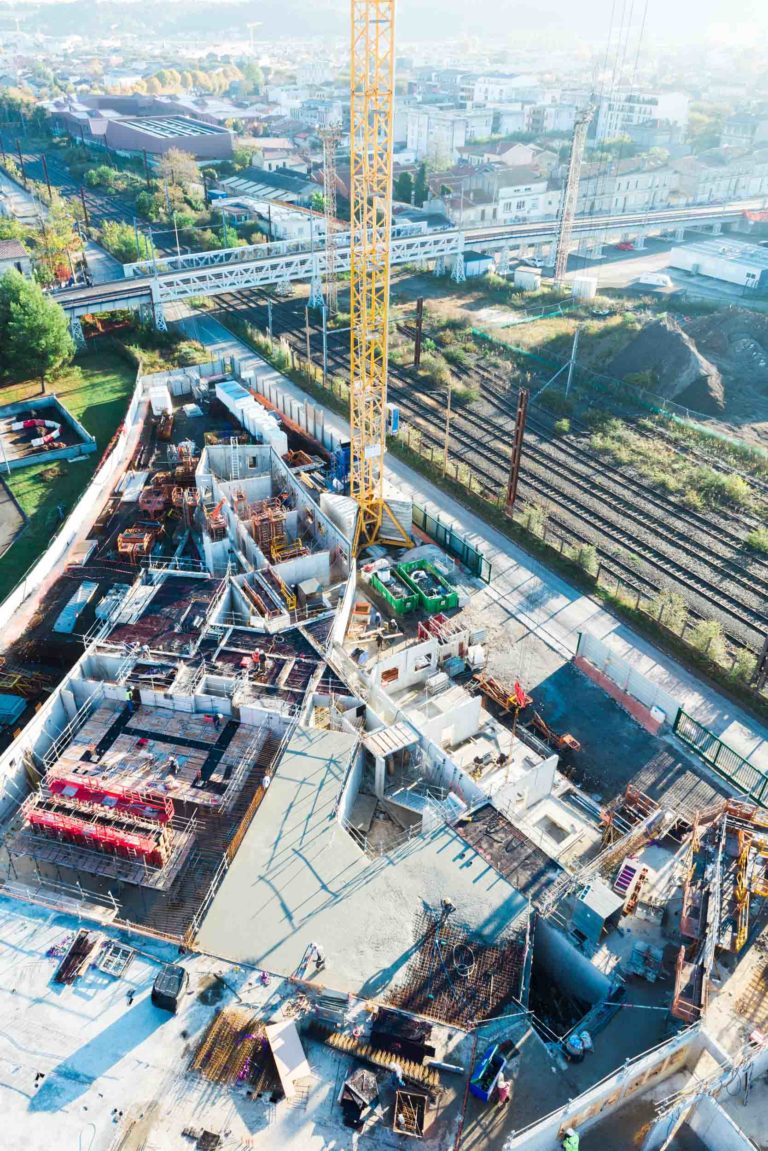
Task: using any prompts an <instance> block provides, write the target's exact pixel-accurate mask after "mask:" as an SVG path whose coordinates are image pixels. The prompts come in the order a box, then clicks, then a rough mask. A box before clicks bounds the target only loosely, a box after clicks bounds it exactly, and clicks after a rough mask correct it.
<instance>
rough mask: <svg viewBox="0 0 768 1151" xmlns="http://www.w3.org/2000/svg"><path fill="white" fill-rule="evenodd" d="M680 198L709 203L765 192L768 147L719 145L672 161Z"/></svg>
mask: <svg viewBox="0 0 768 1151" xmlns="http://www.w3.org/2000/svg"><path fill="white" fill-rule="evenodd" d="M672 168H673V169H674V171H675V173H676V175H677V186H678V189H679V194H680V198H681V201H682V202H683V203H685V204H709V203H719V202H722V201H726V200H739V199H746V198H752V197H755V196H766V195H768V148H761V149H758V150H757V151H754V152H752V151H750V152H745V151H742V150H739V151H738V152H737V153H736V154H733V152H732V151H731V150H729V149H724V148H718V149H716V150H713V151H711V152H703V153H702V154H701V155H700V156H683V157H681V158H680V159H679V160H673V161H672Z"/></svg>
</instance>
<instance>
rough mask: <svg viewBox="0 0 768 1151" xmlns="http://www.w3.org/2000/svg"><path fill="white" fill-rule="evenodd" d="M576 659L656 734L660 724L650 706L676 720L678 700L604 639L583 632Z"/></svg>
mask: <svg viewBox="0 0 768 1151" xmlns="http://www.w3.org/2000/svg"><path fill="white" fill-rule="evenodd" d="M585 661H586V662H585ZM574 663H575V664H576V666H577V667H579V668H580V669H581V670H582V671H584V672H585V674H587V675H589V677H590V679H593V680H595V682H596V683H599V684H600V686H601V687H602V688H603V689H604V690H605V691H607V692H608V694H609V695H611V696H612V697H613V698H614V699H615V700H617V702H618V703H620V704H621V706H622V707H624V708H625V710H626V711H628V712H629V713H630V715H632V716H634V718H635V719H636V720H637V721H638V723H641V724H642V725H643V726H644V727H646V728H647V729H648V730H649V731H652V732H653V734H654V735H655V734H656V732H657V731H658V729H659V726H660V724H659V723H658V722H657V721H656V720H655V719H653V717H652V716H651V714H650V712H651V708H653V707H657V708H659V709H660V710H661V711H663V712H664V715H665V717H666V721H667V723H670V724H671V723H673V722H674V720H675V716H676V715H677V713H678V711H679V709H680V702H679V700H677V699H675V697H674V696H673V695H672V694H671V693H670V692H668V691H665V689H664V688H663V687H660V686H659V684H657V683H654V682H653V680H650V679H648V677H647V676H645V675H642V673H641V672H639V671H638V670H637V669H636V668H635V667H633V666H632V664H631V663H630V662H629V661H628V660H626V659H623V658H622V657H621V656H620V655H618V654H617V653H616V652H615V651H613V649H612V648H611V647H609V646H608V644H607V643H604V642H603V640H600V639H598V638H597V637H596V636H594V635H590V634H589V632H580V633H579V644H578V647H577V649H576V656H575V657H574ZM589 665H591V666H589Z"/></svg>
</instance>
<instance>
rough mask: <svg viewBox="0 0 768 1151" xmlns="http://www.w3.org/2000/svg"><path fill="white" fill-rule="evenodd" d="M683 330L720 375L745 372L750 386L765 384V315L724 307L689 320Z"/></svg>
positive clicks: (767, 323) (767, 357) (767, 369)
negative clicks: (710, 313)
mask: <svg viewBox="0 0 768 1151" xmlns="http://www.w3.org/2000/svg"><path fill="white" fill-rule="evenodd" d="M685 330H686V332H687V333H688V335H689V336H690V337H691V338H692V339H693V341H694V342H695V344H696V347H697V348H698V349H699V351H700V352H702V353H703V355H705V356H708V357H709V358H710V359H712V360H713V361H714V362H715V363H716V364H717V366H718V367H719V368H720V370H721V371H722V372H723V374H724V375H725V376H726V378H727V376H728V373H730V372H734V373H737V374H738V375H739V376H742V377H743V376H744V375H745V373H748V375H749V379H750V380H751V382H752V384H753V386H754V385H757V387H758V388H760V389H761V390H762V389H764V388H766V387H768V316H764V315H762V314H761V313H759V312H751V311H749V309H747V308H738V307H732V308H723V309H721V310H720V311H718V312H714V313H713V314H712V315H710V316H699V317H698V318H697V319H694V320H690V321H689V322H688V323H687V324H686V326H685Z"/></svg>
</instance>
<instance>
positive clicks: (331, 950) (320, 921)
mask: <svg viewBox="0 0 768 1151" xmlns="http://www.w3.org/2000/svg"><path fill="white" fill-rule="evenodd" d="M356 748H357V739H356V737H355V736H353V735H348V734H347V733H346V732H332V731H324V730H319V729H314V728H312V729H298V730H297V731H296V732H295V733H294V735H293V736H292V738H291V741H290V743H289V744H288V747H287V748H286V751H285V754H284V756H283V758H282V760H281V762H280V764H279V766H278V768H277V771H276V774H275V776H274V778H273V781H272V785H271V787H270V789H269V791H268V793H267V795H266V797H265V799H264V801H263V802H262V804H261V807H260V808H259V811H258V812H257V814H256V817H255V819H254V821H253V823H252V824H251V827H250V828H249V830H248V833H247V834H246V836H245V839H244V840H243V843H242V845H241V847H240V850H239V851H238V853H237V856H236V857H235V860H234V862H233V864H232V866H231V867H230V869H229V871H228V872H227V876H226V878H225V880H224V882H223V883H222V885H221V888H220V890H219V892H218V894H217V896H216V898H215V899H214V901H213V904H212V906H211V910H210V911H209V912H208V915H207V917H206V919H205V921H204V923H203V926H202V929H201V931H200V934H199V936H198V945H199V946H200V947H201V948H203V949H204V950H207V951H210V952H212V953H213V954H215V955H219V956H221V957H223V958H227V959H230V960H233V961H235V962H242V963H252V964H255V965H257V966H260V967H264V968H266V969H268V970H270V971H274V972H278V973H282V974H293V973H296V972H299V973H301V974H305V975H309V976H312V975H313V973H314V966H312V967H311V969H310V970H308V969H307V966H306V954H307V949H308V946H309V944H310V943H316V944H319V945H320V946H321V947H322V949H323V951H324V952H325V957H326V966H325V969H324V970H323V972H322V982H323V983H324V984H326V985H327V986H329V987H334V988H337V989H339V990H344V991H359V992H360V993H361V994H363V995H366V996H373V995H378V994H380V993H381V992H383V991H384V990H385V989H386V988H387V987H388V986H390V985H391V984H394V983H396V982H397V981H398V979H400V978H402V977H403V975H404V971H405V968H406V966H407V964H408V960H409V959H410V957H411V955H412V954H413V952H414V950H415V942H416V941H415V939H414V925H415V923H416V919H417V916H418V915H419V914H420V913H421V911H422V910H423V907H424V905H425V904H426V905H427V906H429V907H431V908H438V907H439V906H440V902H441V900H442V899H443V898H444V897H450V899H451V900H452V901H453V903H454V904H455V906H456V918H457V920H460V921H461V922H462V923H464V924H466V925H467V926H468V927H469V930H470V931H471V932H472V933H473V934H474V935H475V936H476V937H477V938H478V939H479V940H484V941H488V942H491V941H496V940H497V936H498V933H499V932H500V931H504V930H505V929H506V928H508V927H509V926H511V924H512V922H513V921H514V920H515V919H516V918H517V916H518V915H519V914H520V912H521V911H523V910H524V909H525V908H527V902H526V900H525V899H524V898H523V896H521V895H520V894H519V892H517V891H516V890H515V889H514V888H513V887H512V886H511V885H510V884H509V883H507V882H506V880H504V879H502V878H501V877H500V876H499V875H498V874H497V872H496V871H494V870H493V868H491V867H490V866H489V865H488V864H487V863H486V862H485V860H483V859H482V858H481V857H480V856H479V855H478V854H477V853H476V852H475V851H474V850H473V849H472V848H471V847H470V845H468V844H467V843H466V842H465V841H464V840H462V839H461V838H460V837H459V836H458V835H457V834H456V832H455V831H454V830H453V829H452V828H450V827H446V826H439V827H437V828H436V829H435V830H433V831H430V832H428V833H426V834H422V835H420V836H418V837H417V838H415V839H413V840H411V841H410V842H409V843H408V844H407V845H406V846H405V847H403V848H400V849H399V851H397V852H396V853H395V854H393V855H392V856H387V857H382V858H380V859H375V860H374V859H370V858H368V857H367V856H366V855H365V854H364V853H363V852H362V851H361V850H360V848H359V847H358V846H357V845H356V844H355V843H354V842H353V841H352V839H351V838H350V836H349V835H348V834H347V832H346V831H345V830H344V829H343V828H342V827H341V825H340V824H339V823H338V822H337V819H336V805H337V801H338V797H339V795H340V792H341V788H342V785H343V782H344V779H345V778H346V774H347V769H348V767H349V765H350V763H351V760H352V757H353V755H354V754H356Z"/></svg>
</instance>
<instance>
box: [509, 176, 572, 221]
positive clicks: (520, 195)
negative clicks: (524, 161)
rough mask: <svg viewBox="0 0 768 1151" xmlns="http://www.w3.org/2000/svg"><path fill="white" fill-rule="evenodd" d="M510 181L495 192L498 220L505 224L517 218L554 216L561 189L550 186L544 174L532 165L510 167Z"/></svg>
mask: <svg viewBox="0 0 768 1151" xmlns="http://www.w3.org/2000/svg"><path fill="white" fill-rule="evenodd" d="M509 174H510V177H511V178H510V182H509V183H508V184H506V185H505V186H504V187H500V188H499V190H498V193H497V205H498V210H497V219H498V221H499V223H502V224H506V223H511V222H513V221H518V220H541V219H546V218H548V217H554V216H556V215H557V212H558V209H559V207H560V196H561V193H560V190H559V189H558V188H550V187H549V181H548V179H547V177H546V176H542V175H540V174H539V173H537V172H536V170H535V169H531V168H528V169H526V168H519V169H511V170H510V173H509Z"/></svg>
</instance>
